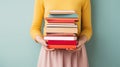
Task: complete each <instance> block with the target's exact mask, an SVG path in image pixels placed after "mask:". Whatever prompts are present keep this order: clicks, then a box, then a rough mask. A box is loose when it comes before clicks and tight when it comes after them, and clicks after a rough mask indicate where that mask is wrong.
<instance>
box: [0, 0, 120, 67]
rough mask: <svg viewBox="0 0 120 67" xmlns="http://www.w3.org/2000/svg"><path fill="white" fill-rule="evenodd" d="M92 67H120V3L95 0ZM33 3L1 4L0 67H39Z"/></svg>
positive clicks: (26, 0) (10, 1) (90, 45)
mask: <svg viewBox="0 0 120 67" xmlns="http://www.w3.org/2000/svg"><path fill="white" fill-rule="evenodd" d="M91 3H92V25H93V37H92V39H91V40H90V41H89V43H87V44H86V48H87V52H88V58H89V64H90V67H120V30H119V28H120V7H119V6H120V5H119V4H120V0H111V1H110V0H92V1H91ZM33 6H34V0H0V67H36V66H37V59H38V56H39V51H40V45H39V44H36V43H35V42H34V41H33V40H32V39H31V37H30V34H29V33H30V32H29V30H30V26H31V23H32V18H33Z"/></svg>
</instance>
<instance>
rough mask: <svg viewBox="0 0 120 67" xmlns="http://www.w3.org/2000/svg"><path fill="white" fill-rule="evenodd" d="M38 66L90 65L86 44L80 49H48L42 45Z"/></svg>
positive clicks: (80, 66)
mask: <svg viewBox="0 0 120 67" xmlns="http://www.w3.org/2000/svg"><path fill="white" fill-rule="evenodd" d="M37 67H89V64H88V57H87V52H86V48H85V45H82V48H81V50H80V51H76V52H68V51H67V50H54V51H46V50H45V49H44V47H41V50H40V53H39V58H38V63H37Z"/></svg>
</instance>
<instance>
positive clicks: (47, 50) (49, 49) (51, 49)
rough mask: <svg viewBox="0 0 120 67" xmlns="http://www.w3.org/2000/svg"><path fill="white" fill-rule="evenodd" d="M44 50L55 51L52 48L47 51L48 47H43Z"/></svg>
mask: <svg viewBox="0 0 120 67" xmlns="http://www.w3.org/2000/svg"><path fill="white" fill-rule="evenodd" d="M45 49H46V50H47V51H53V50H55V49H54V48H53V49H49V48H48V47H45Z"/></svg>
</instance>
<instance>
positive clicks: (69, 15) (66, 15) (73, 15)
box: [48, 14, 78, 18]
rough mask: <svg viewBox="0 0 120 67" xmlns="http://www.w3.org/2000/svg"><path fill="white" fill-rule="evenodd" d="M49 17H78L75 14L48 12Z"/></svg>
mask: <svg viewBox="0 0 120 67" xmlns="http://www.w3.org/2000/svg"><path fill="white" fill-rule="evenodd" d="M48 17H50V18H78V15H77V14H49V15H48Z"/></svg>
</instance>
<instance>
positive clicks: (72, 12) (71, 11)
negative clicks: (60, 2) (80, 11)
mask: <svg viewBox="0 0 120 67" xmlns="http://www.w3.org/2000/svg"><path fill="white" fill-rule="evenodd" d="M74 13H75V11H74V10H50V12H49V14H74Z"/></svg>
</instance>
